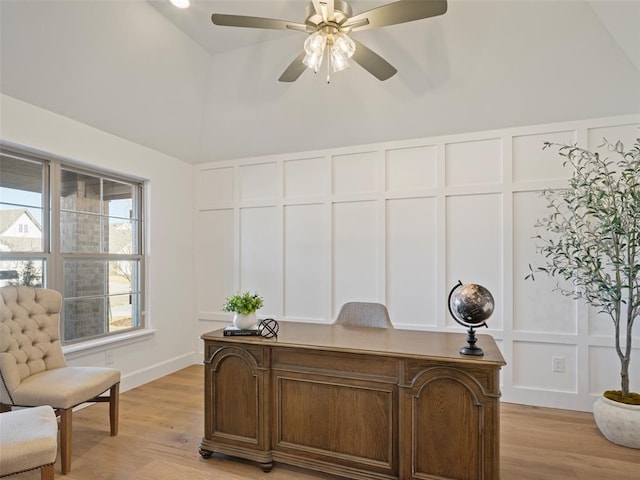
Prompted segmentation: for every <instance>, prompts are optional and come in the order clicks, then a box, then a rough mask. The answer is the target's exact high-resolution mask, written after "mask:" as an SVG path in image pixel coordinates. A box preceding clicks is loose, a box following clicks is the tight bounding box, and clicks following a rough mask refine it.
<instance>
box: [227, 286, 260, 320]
mask: <svg viewBox="0 0 640 480" xmlns="http://www.w3.org/2000/svg"><path fill="white" fill-rule="evenodd" d="M262 305H264V300H263V299H262V297H261V296H260V295H258V294H257V293H250V292H248V291H247V292H244V293H243V294H237V295H232V296H231V297H228V298H227V299H226V300H225V304H224V305H223V306H222V311H223V312H235V313H240V314H242V315H249V314H250V313H253V312H255V311H256V310H258V309H260V308H261V307H262Z"/></svg>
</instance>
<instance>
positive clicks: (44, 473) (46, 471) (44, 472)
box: [40, 465, 55, 480]
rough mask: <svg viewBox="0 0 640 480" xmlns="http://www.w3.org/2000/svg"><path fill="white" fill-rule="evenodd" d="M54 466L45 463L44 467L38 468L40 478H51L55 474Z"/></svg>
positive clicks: (41, 479) (48, 479)
mask: <svg viewBox="0 0 640 480" xmlns="http://www.w3.org/2000/svg"><path fill="white" fill-rule="evenodd" d="M54 466H55V465H47V466H46V467H42V468H41V469H40V480H53V477H54V475H55V470H54Z"/></svg>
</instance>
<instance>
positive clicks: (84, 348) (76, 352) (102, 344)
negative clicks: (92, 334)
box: [62, 328, 157, 360]
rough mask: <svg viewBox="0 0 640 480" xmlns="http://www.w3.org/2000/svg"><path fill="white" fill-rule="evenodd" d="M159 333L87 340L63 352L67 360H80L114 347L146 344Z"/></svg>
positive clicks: (133, 333) (63, 349)
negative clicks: (145, 342) (146, 341)
mask: <svg viewBox="0 0 640 480" xmlns="http://www.w3.org/2000/svg"><path fill="white" fill-rule="evenodd" d="M156 332H157V330H156V329H152V328H150V329H142V330H135V331H133V332H127V333H123V334H121V335H113V336H109V337H103V338H97V339H95V340H87V341H86V342H81V343H74V344H73V345H67V346H64V347H62V352H63V353H64V356H65V358H66V359H67V360H71V359H74V358H79V357H83V356H87V355H91V354H94V353H99V352H104V351H106V350H109V349H111V348H114V347H122V346H125V345H131V344H134V343H139V342H144V341H145V340H147V339H148V338H149V337H151V336H152V335H153V334H155V333H156Z"/></svg>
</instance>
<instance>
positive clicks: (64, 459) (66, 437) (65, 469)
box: [60, 408, 73, 475]
mask: <svg viewBox="0 0 640 480" xmlns="http://www.w3.org/2000/svg"><path fill="white" fill-rule="evenodd" d="M72 413H73V408H67V409H66V410H60V464H61V470H62V474H63V475H66V474H67V473H69V471H71V427H72V423H73V421H72Z"/></svg>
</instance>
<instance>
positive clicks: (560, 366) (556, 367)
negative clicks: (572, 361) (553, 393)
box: [551, 357, 564, 373]
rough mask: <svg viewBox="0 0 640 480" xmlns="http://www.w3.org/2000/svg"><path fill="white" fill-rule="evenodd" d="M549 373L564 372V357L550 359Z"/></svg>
mask: <svg viewBox="0 0 640 480" xmlns="http://www.w3.org/2000/svg"><path fill="white" fill-rule="evenodd" d="M551 371H552V372H558V373H562V372H564V357H551Z"/></svg>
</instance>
